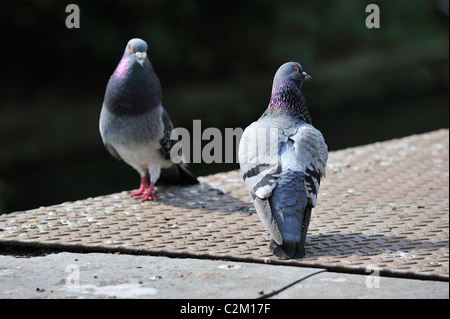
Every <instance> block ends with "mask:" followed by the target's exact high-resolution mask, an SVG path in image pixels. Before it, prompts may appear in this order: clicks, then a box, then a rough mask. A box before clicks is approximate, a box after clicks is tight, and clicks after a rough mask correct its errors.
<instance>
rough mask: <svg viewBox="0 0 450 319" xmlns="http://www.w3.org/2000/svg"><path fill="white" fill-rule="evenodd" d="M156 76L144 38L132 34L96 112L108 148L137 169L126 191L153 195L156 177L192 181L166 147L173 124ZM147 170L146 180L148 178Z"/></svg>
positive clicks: (169, 181)
mask: <svg viewBox="0 0 450 319" xmlns="http://www.w3.org/2000/svg"><path fill="white" fill-rule="evenodd" d="M161 99H162V93H161V85H160V82H159V79H158V77H157V76H156V74H155V71H154V70H153V67H152V64H151V63H150V60H149V59H148V57H147V43H146V42H145V41H143V40H142V39H138V38H134V39H131V40H130V41H129V42H128V44H127V45H126V47H125V52H124V53H123V56H122V59H121V60H120V62H119V64H118V66H117V68H116V69H115V71H114V73H113V74H112V76H111V77H110V79H109V81H108V84H107V86H106V92H105V97H104V100H103V106H102V110H101V113H100V123H99V128H100V135H101V137H102V140H103V144H104V145H105V147H106V149H107V151H108V152H109V153H110V154H111V155H112V156H114V157H115V158H117V159H119V160H123V161H124V162H125V163H127V164H128V165H130V166H131V167H133V168H134V169H135V170H136V171H138V173H139V175H140V177H141V182H140V186H139V189H137V190H135V191H131V192H130V194H131V195H133V196H135V197H137V198H140V199H142V200H144V201H146V200H148V199H149V198H151V199H153V200H156V196H155V194H154V187H155V183H156V182H157V181H158V179H159V178H160V177H161V181H165V182H166V183H167V184H196V183H198V181H197V179H196V178H195V177H194V176H193V175H192V174H191V173H190V172H189V171H188V170H187V169H186V167H185V166H184V164H183V162H181V163H179V164H174V163H173V162H172V161H171V159H170V150H171V149H172V146H173V145H174V144H176V143H177V142H178V141H177V140H173V139H170V134H171V131H172V130H173V124H172V122H171V121H170V118H169V116H168V114H167V112H166V110H165V109H164V108H163V106H162V104H161ZM148 175H150V184H148V182H147V179H148Z"/></svg>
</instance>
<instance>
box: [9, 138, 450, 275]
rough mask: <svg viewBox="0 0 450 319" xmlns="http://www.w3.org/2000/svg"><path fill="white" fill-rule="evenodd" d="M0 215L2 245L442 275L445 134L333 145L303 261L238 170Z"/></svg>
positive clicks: (444, 267) (445, 247) (445, 246)
mask: <svg viewBox="0 0 450 319" xmlns="http://www.w3.org/2000/svg"><path fill="white" fill-rule="evenodd" d="M157 196H158V201H157V202H145V203H142V202H140V201H139V200H136V199H133V198H131V197H130V196H129V195H128V194H127V192H122V193H117V194H112V195H107V196H100V197H95V198H88V199H85V200H80V201H76V202H68V203H63V204H61V205H55V206H50V207H41V208H39V209H34V210H29V211H25V212H15V213H11V214H8V215H2V216H0V244H2V245H21V246H29V247H48V248H56V249H62V250H73V249H76V250H82V251H83V250H84V251H109V252H127V253H136V254H153V255H166V256H180V257H194V258H222V259H229V260H238V261H250V262H265V263H272V264H274V263H276V264H285V265H295V266H308V267H321V268H326V269H330V270H335V271H345V272H353V273H366V272H367V271H368V269H370V267H374V266H375V267H378V269H379V270H380V274H381V275H388V276H397V277H409V278H421V279H433V280H448V278H449V277H448V265H449V238H448V233H449V211H448V209H449V132H448V130H439V131H435V132H431V133H427V134H422V135H414V136H410V137H406V138H402V139H397V140H392V141H387V142H382V143H375V144H370V145H367V146H362V147H356V148H349V149H345V150H340V151H336V152H331V153H330V156H329V164H328V167H327V177H326V178H325V179H323V182H322V186H321V191H320V194H319V200H318V206H317V207H316V208H315V210H313V215H312V218H311V224H310V228H309V232H308V238H307V243H306V257H305V258H303V259H302V260H287V261H284V260H279V259H278V258H277V257H274V256H273V255H272V254H271V252H270V251H269V248H268V244H269V238H268V235H267V234H266V232H265V230H264V229H263V227H262V226H261V223H260V222H259V219H258V217H257V215H256V213H255V210H254V208H253V205H252V204H251V203H250V199H249V195H248V193H247V191H246V190H245V188H244V184H243V181H242V177H241V175H240V173H239V172H238V171H232V172H228V173H220V174H216V175H211V176H207V177H203V178H201V184H200V185H196V186H192V187H185V188H182V187H166V188H163V187H159V188H158V189H157Z"/></svg>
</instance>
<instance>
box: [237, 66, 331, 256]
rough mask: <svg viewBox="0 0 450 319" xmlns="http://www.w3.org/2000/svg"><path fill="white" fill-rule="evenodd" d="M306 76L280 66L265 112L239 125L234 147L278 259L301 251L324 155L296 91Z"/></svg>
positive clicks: (324, 147)
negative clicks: (240, 131) (241, 128)
mask: <svg viewBox="0 0 450 319" xmlns="http://www.w3.org/2000/svg"><path fill="white" fill-rule="evenodd" d="M309 79H311V77H310V76H309V75H307V74H306V73H305V72H303V69H302V67H301V65H300V64H298V63H295V62H289V63H285V64H283V65H282V66H281V67H280V68H279V69H278V71H277V73H276V74H275V77H274V83H273V87H272V96H271V100H270V103H269V106H268V108H267V110H266V111H265V112H264V114H263V115H262V116H261V117H260V118H259V120H258V121H256V122H253V123H252V124H251V125H249V126H248V127H247V128H246V129H245V131H244V133H243V135H242V138H241V141H240V145H239V163H240V167H241V172H242V174H243V178H244V182H245V185H246V187H247V189H248V191H249V193H250V196H251V198H252V200H253V203H254V205H255V208H256V211H257V213H258V216H259V217H260V219H261V222H262V224H263V225H264V226H265V227H266V229H267V230H268V231H269V233H270V237H271V238H270V249H271V251H272V252H273V253H274V254H275V255H276V256H278V257H280V258H282V259H289V258H302V257H303V256H304V255H305V249H304V245H305V240H306V234H307V231H308V226H309V221H310V216H311V210H312V208H313V207H314V206H315V205H316V201H317V193H318V191H319V186H320V179H321V177H322V176H324V175H325V166H326V162H327V157H328V149H327V145H326V144H325V140H324V138H323V136H322V134H321V133H320V131H318V130H317V129H315V128H314V127H313V126H312V120H311V116H310V114H309V112H308V109H307V106H306V102H305V99H304V98H303V95H302V93H301V86H302V84H303V82H304V81H305V80H309Z"/></svg>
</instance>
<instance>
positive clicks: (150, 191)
mask: <svg viewBox="0 0 450 319" xmlns="http://www.w3.org/2000/svg"><path fill="white" fill-rule="evenodd" d="M154 188H155V183H153V182H151V183H150V186H149V187H147V189H146V190H145V192H144V194H142V195H139V196H136V198H139V199H142V201H144V202H145V201H147V200H148V199H149V198H150V197H151V198H152V199H153V200H156V196H155V194H154V193H153V189H154Z"/></svg>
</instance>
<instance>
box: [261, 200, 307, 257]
mask: <svg viewBox="0 0 450 319" xmlns="http://www.w3.org/2000/svg"><path fill="white" fill-rule="evenodd" d="M310 219H311V207H310V206H309V205H308V206H307V208H306V211H305V216H304V219H303V223H302V231H301V235H300V241H298V240H295V238H283V244H282V245H278V244H277V243H276V242H275V241H274V240H273V239H272V238H271V239H270V250H271V251H272V253H273V254H274V255H275V256H277V257H279V258H280V259H301V258H303V257H305V255H306V252H305V242H306V235H307V234H308V227H309V221H310Z"/></svg>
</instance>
